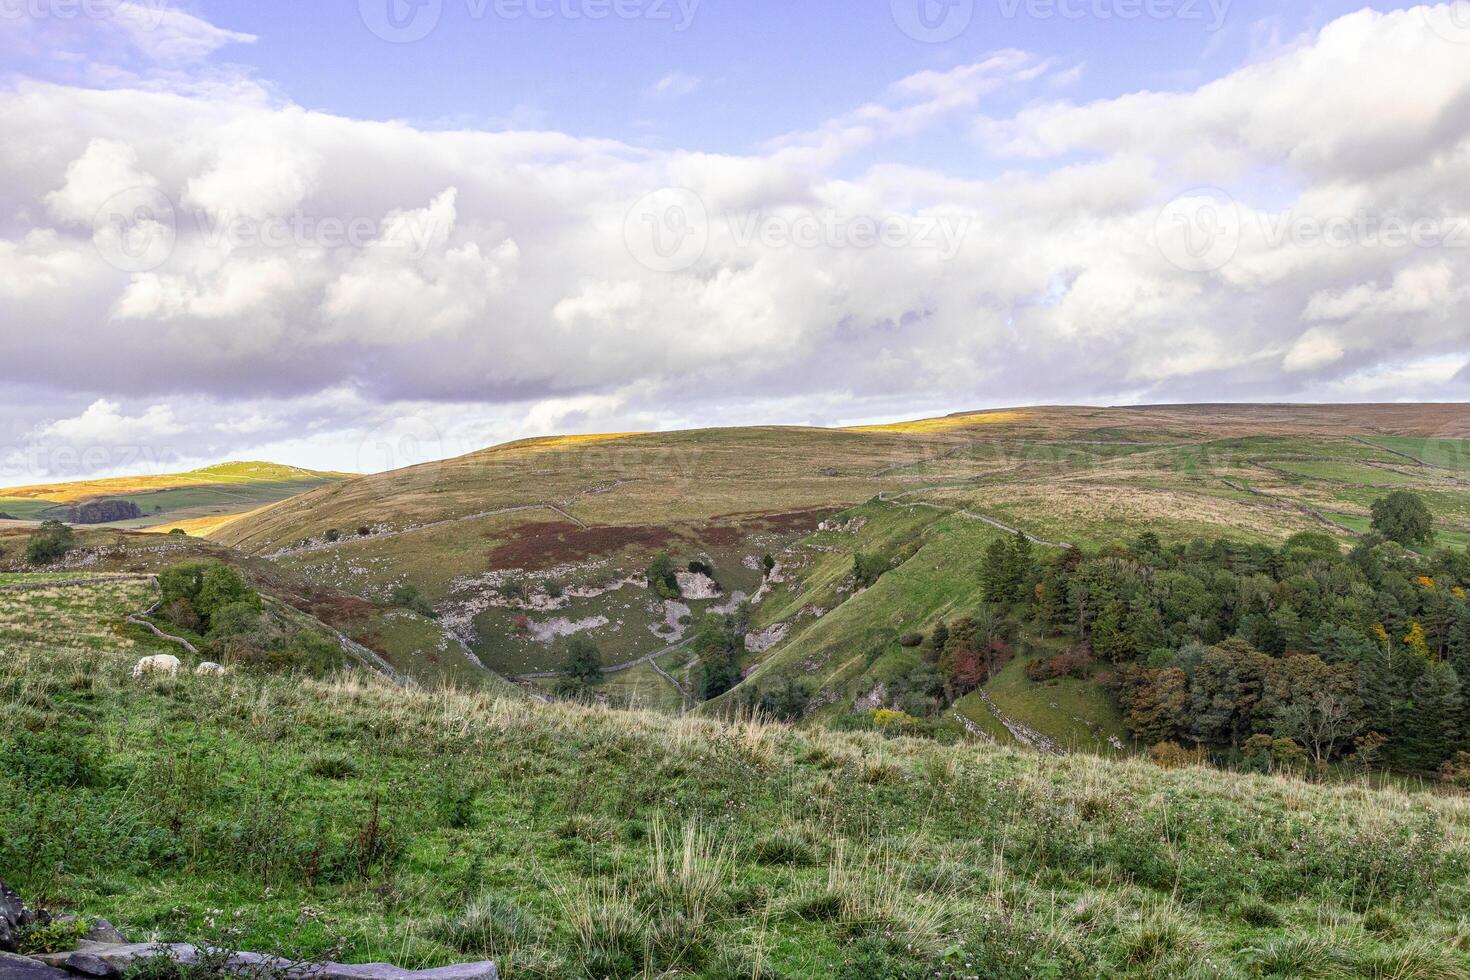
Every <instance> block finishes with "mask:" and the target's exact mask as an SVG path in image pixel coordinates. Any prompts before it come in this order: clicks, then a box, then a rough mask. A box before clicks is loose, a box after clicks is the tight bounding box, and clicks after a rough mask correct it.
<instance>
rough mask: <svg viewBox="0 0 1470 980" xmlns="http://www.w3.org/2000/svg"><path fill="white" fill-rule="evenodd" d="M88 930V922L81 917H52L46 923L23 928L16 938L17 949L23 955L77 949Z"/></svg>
mask: <svg viewBox="0 0 1470 980" xmlns="http://www.w3.org/2000/svg"><path fill="white" fill-rule="evenodd" d="M86 932H87V924H86V923H85V922H83V921H82V920H81V919H52V920H50V921H49V922H46V923H44V924H42V923H39V922H37V923H33V924H32V925H28V926H24V927H23V928H21V930H20V933H19V934H18V935H17V936H16V938H15V943H16V949H17V950H18V951H19V952H20V955H22V956H39V955H40V954H42V953H61V952H65V951H66V950H69V949H75V948H76V946H77V943H79V942H81V941H82V936H84V935H85V934H86Z"/></svg>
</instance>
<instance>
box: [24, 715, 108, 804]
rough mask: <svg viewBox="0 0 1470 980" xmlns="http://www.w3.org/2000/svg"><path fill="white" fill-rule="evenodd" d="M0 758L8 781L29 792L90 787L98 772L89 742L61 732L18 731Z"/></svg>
mask: <svg viewBox="0 0 1470 980" xmlns="http://www.w3.org/2000/svg"><path fill="white" fill-rule="evenodd" d="M0 744H3V743H0ZM0 758H4V759H5V763H4V766H5V770H6V772H7V773H8V774H9V775H10V777H11V778H13V779H14V780H15V781H16V782H17V783H19V784H20V785H21V786H24V787H26V788H27V789H28V790H30V791H32V792H40V791H44V790H56V789H68V788H74V787H78V786H90V785H93V784H94V783H96V782H97V778H98V775H99V772H100V764H99V761H98V758H97V755H96V751H95V750H94V749H93V747H92V744H91V742H89V741H87V740H85V739H82V738H78V737H77V736H74V735H67V734H65V733H64V732H28V731H25V730H24V729H22V730H20V731H18V732H16V733H15V736H14V738H13V739H12V741H11V743H10V746H9V748H8V749H7V750H6V751H3V752H0Z"/></svg>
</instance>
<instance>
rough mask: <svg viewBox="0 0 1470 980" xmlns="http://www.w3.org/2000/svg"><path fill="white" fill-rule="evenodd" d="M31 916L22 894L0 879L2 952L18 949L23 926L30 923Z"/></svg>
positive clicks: (0, 940) (0, 951) (0, 938)
mask: <svg viewBox="0 0 1470 980" xmlns="http://www.w3.org/2000/svg"><path fill="white" fill-rule="evenodd" d="M30 916H31V914H30V912H29V911H28V910H27V909H26V906H25V903H24V902H22V901H21V900H20V896H19V895H17V894H16V893H15V892H13V891H11V890H10V886H9V885H7V884H5V882H3V881H0V953H13V952H15V951H16V948H17V947H16V940H17V939H18V938H19V934H20V930H21V927H22V926H27V925H30V922H31V918H30Z"/></svg>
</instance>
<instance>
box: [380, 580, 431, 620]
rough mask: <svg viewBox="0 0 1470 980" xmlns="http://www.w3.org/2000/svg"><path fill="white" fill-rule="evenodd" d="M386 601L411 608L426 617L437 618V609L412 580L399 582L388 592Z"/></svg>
mask: <svg viewBox="0 0 1470 980" xmlns="http://www.w3.org/2000/svg"><path fill="white" fill-rule="evenodd" d="M388 602H389V603H390V604H392V605H395V606H400V607H402V608H404V609H409V610H412V611H413V612H416V613H418V614H419V615H420V616H423V617H425V618H426V619H438V618H439V610H437V609H435V608H434V604H433V603H432V602H430V601H429V600H428V597H427V596H425V595H424V593H423V591H422V590H420V589H419V587H418V586H417V585H414V584H413V583H412V582H400V583H399V584H397V585H395V586H394V587H393V589H392V591H391V592H389V593H388Z"/></svg>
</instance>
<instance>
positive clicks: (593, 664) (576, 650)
mask: <svg viewBox="0 0 1470 980" xmlns="http://www.w3.org/2000/svg"><path fill="white" fill-rule="evenodd" d="M561 672H562V673H563V674H565V675H566V679H568V680H571V681H574V682H576V684H577V685H578V686H579V687H583V688H587V687H591V686H593V685H594V684H600V683H602V653H601V651H599V650H598V649H597V644H596V643H593V642H592V641H591V640H590V639H588V638H587V637H585V636H574V637H572V639H571V642H570V643H568V644H567V655H566V657H565V658H564V659H563V660H562V663H561Z"/></svg>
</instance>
